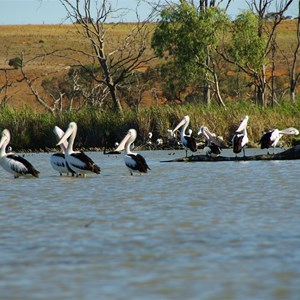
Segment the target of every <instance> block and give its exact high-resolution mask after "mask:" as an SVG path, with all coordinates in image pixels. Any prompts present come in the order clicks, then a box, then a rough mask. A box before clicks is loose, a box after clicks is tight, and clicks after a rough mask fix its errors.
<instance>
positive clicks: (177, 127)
mask: <svg viewBox="0 0 300 300" xmlns="http://www.w3.org/2000/svg"><path fill="white" fill-rule="evenodd" d="M185 123H186V120H185V119H182V120H181V121H180V123H179V124H178V125H177V126H176V127H175V128H174V129H173V131H172V133H174V132H175V131H176V130H177V129H179V128H180V127H181V126H183V125H184V124H185Z"/></svg>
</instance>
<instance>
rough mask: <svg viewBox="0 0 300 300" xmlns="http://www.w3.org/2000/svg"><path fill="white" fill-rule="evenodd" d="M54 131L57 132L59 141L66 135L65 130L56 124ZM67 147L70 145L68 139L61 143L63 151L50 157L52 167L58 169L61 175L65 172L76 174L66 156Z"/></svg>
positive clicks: (56, 135)
mask: <svg viewBox="0 0 300 300" xmlns="http://www.w3.org/2000/svg"><path fill="white" fill-rule="evenodd" d="M53 133H54V134H55V137H56V141H57V142H59V140H60V139H61V138H62V136H63V135H64V131H63V130H62V129H60V128H59V127H58V126H55V127H54V128H53ZM67 147H68V141H65V142H63V143H62V144H61V145H60V149H61V151H60V152H56V153H53V154H52V155H51V157H50V164H51V166H52V168H53V169H54V170H55V171H57V172H58V173H59V174H60V176H62V174H64V173H66V174H69V173H71V174H72V175H73V174H74V172H73V171H72V170H71V169H70V168H69V166H68V163H67V161H66V158H65V152H66V149H67Z"/></svg>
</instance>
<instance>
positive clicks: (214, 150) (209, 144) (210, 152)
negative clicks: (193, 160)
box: [198, 126, 221, 156]
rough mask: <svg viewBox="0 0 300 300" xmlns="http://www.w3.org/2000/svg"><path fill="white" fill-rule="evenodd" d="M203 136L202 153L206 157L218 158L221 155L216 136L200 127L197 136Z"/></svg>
mask: <svg viewBox="0 0 300 300" xmlns="http://www.w3.org/2000/svg"><path fill="white" fill-rule="evenodd" d="M200 134H202V135H204V137H205V144H206V145H205V147H204V151H205V152H206V155H207V156H219V155H220V154H221V144H220V142H219V140H218V139H217V137H216V135H215V134H213V133H211V132H210V131H209V130H208V128H207V127H206V126H201V127H200V128H199V131H198V135H200Z"/></svg>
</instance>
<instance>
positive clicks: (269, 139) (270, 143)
mask: <svg viewBox="0 0 300 300" xmlns="http://www.w3.org/2000/svg"><path fill="white" fill-rule="evenodd" d="M284 134H286V135H298V134H299V131H298V130H297V129H296V128H293V127H289V128H286V129H283V130H278V129H272V130H270V131H268V132H266V133H264V134H263V135H262V137H261V139H260V142H259V144H260V148H261V149H268V154H269V148H271V147H273V154H275V147H276V145H277V143H278V141H279V140H280V138H281V137H282V136H283V135H284Z"/></svg>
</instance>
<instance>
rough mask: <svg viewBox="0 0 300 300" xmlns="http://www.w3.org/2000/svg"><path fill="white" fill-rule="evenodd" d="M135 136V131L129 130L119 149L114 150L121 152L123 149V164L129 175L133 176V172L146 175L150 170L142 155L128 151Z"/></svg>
mask: <svg viewBox="0 0 300 300" xmlns="http://www.w3.org/2000/svg"><path fill="white" fill-rule="evenodd" d="M136 135H137V134H136V130H135V129H129V131H128V133H127V134H126V136H125V137H124V139H123V140H122V141H121V143H120V145H119V147H118V148H117V149H116V151H122V150H124V149H125V156H124V162H125V165H126V167H127V168H128V169H129V171H130V174H131V175H133V172H139V173H140V174H142V173H147V171H148V170H151V169H150V168H149V166H148V165H147V162H146V160H145V158H144V157H143V156H142V155H140V154H138V153H133V152H131V150H130V146H131V144H132V143H133V142H134V141H135V139H136Z"/></svg>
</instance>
